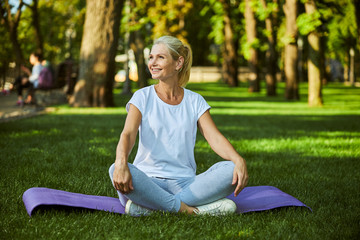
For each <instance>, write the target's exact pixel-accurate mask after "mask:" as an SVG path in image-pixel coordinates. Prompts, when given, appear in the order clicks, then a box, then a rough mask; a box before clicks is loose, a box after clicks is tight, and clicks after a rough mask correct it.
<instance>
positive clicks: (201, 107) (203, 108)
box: [197, 94, 211, 120]
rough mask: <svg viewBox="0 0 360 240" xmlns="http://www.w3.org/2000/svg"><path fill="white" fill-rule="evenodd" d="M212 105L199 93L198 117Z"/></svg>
mask: <svg viewBox="0 0 360 240" xmlns="http://www.w3.org/2000/svg"><path fill="white" fill-rule="evenodd" d="M210 108H211V107H210V105H209V104H208V103H207V102H206V100H205V99H204V98H203V96H201V95H200V94H198V95H197V119H198V120H199V118H200V117H201V116H202V115H203V114H204V113H205V112H206V111H207V110H209V109H210Z"/></svg>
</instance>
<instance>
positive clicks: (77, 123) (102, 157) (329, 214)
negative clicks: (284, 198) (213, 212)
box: [0, 83, 360, 239]
mask: <svg viewBox="0 0 360 240" xmlns="http://www.w3.org/2000/svg"><path fill="white" fill-rule="evenodd" d="M188 88H189V89H192V90H194V91H196V92H199V93H201V94H202V95H203V96H204V97H205V98H206V99H207V101H208V103H209V104H210V105H211V106H212V107H213V108H212V110H211V113H212V115H213V118H214V120H215V122H216V124H217V126H218V128H219V129H220V130H221V131H222V132H223V134H224V135H225V136H226V137H227V138H228V139H229V140H230V141H231V143H232V144H233V145H234V146H235V148H236V149H237V150H238V151H239V152H240V153H241V155H242V156H243V157H245V158H246V159H247V162H248V170H249V175H250V181H249V185H250V186H256V185H272V186H275V187H278V188H279V189H281V190H283V191H285V192H287V193H289V194H291V195H293V196H295V197H296V198H298V199H299V200H301V201H303V202H304V203H305V204H307V205H308V206H310V207H311V208H312V209H313V212H310V211H309V210H307V209H306V208H295V207H292V208H282V209H276V210H272V211H265V212H259V213H248V214H242V215H230V216H225V217H209V216H201V217H199V216H186V215H182V214H161V213H155V214H153V215H151V216H148V217H141V218H133V217H129V216H124V215H117V214H110V213H106V212H100V211H87V210H71V211H69V210H59V209H47V210H40V211H38V212H36V214H35V215H34V216H33V217H31V218H29V216H28V215H27V213H26V211H25V207H24V205H23V202H22V194H23V193H24V191H25V190H26V189H28V188H31V187H48V188H55V189H61V190H65V191H72V192H78V193H84V194H93V195H103V196H113V197H116V193H115V191H114V190H113V188H112V185H111V182H110V180H109V177H108V173H107V171H108V167H109V165H110V164H111V163H112V162H113V161H114V158H115V148H116V145H117V141H118V138H119V134H120V132H121V130H122V127H123V124H124V120H125V116H126V112H125V109H124V105H125V103H126V102H127V100H128V99H129V98H128V97H125V98H123V97H120V96H119V95H118V94H117V93H116V102H117V104H118V106H119V107H117V108H111V109H72V108H69V107H67V106H59V107H58V108H57V111H56V112H54V113H52V114H47V115H42V116H38V117H34V118H29V119H23V120H17V121H13V122H7V123H1V124H0V139H1V140H0V149H1V168H0V169H1V170H0V175H1V185H0V187H1V194H0V206H1V209H0V214H1V219H0V226H1V227H0V229H1V232H0V238H3V239H356V238H358V237H359V236H360V235H359V231H360V223H359V222H360V194H359V190H360V89H359V88H352V87H344V86H342V85H337V84H330V85H327V86H325V88H324V90H323V95H324V102H325V105H324V107H322V108H309V107H308V106H307V103H306V101H307V99H306V92H307V85H305V84H301V91H300V94H301V101H299V102H287V101H285V100H284V98H283V85H282V84H280V86H279V96H278V97H275V98H270V97H265V93H264V92H261V93H257V94H251V93H248V92H247V90H246V88H244V87H241V88H228V87H227V86H225V85H223V84H219V83H207V84H204V83H202V84H189V86H188ZM134 154H135V151H133V153H132V155H131V157H134ZM195 157H196V159H197V162H198V171H199V172H202V171H204V170H206V169H207V168H208V167H209V166H211V165H212V164H213V163H214V162H216V161H219V160H220V158H219V157H217V156H216V155H215V154H214V153H213V152H212V150H211V149H210V147H209V146H208V145H207V143H206V141H205V140H204V138H202V137H201V136H199V137H198V139H197V142H196V150H195Z"/></svg>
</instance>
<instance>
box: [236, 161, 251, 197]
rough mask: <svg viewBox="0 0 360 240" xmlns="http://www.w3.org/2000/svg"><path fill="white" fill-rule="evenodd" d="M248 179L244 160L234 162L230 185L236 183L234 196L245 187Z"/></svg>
mask: <svg viewBox="0 0 360 240" xmlns="http://www.w3.org/2000/svg"><path fill="white" fill-rule="evenodd" d="M248 179H249V176H248V173H247V168H246V163H245V160H244V159H241V160H240V161H238V162H236V163H235V167H234V174H233V181H232V185H235V184H237V186H236V188H235V191H234V195H235V197H236V196H237V195H239V193H240V192H241V190H243V189H244V188H245V186H246V185H247V183H248Z"/></svg>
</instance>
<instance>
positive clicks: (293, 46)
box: [283, 0, 300, 100]
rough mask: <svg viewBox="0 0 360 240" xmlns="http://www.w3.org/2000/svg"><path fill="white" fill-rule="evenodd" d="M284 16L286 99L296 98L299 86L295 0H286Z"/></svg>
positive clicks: (297, 97)
mask: <svg viewBox="0 0 360 240" xmlns="http://www.w3.org/2000/svg"><path fill="white" fill-rule="evenodd" d="M283 8H284V13H285V17H286V33H285V35H286V36H285V41H286V43H285V50H284V51H285V56H284V70H285V78H286V90H285V98H286V99H288V100H298V99H299V98H300V97H299V86H298V78H297V60H298V50H297V43H296V40H297V35H298V30H297V25H296V17H297V0H286V3H285V4H284V6H283Z"/></svg>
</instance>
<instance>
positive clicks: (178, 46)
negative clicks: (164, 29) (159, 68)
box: [154, 36, 192, 87]
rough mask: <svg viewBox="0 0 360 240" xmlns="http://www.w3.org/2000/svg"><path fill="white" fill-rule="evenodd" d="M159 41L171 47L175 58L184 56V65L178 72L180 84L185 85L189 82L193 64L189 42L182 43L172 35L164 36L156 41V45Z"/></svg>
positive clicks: (170, 49)
mask: <svg viewBox="0 0 360 240" xmlns="http://www.w3.org/2000/svg"><path fill="white" fill-rule="evenodd" d="M159 43H162V44H164V45H165V46H166V47H167V48H168V49H169V52H170V55H171V56H172V58H173V59H174V60H178V59H179V57H180V56H181V57H183V58H184V63H183V66H182V68H181V69H180V70H179V73H178V77H179V82H178V84H179V86H180V87H185V86H186V84H187V83H188V82H189V78H190V69H191V65H192V51H191V47H190V46H189V45H188V44H184V43H182V42H181V41H180V40H179V39H177V38H176V37H171V36H162V37H160V38H158V39H156V40H155V41H154V45H156V44H159Z"/></svg>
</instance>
